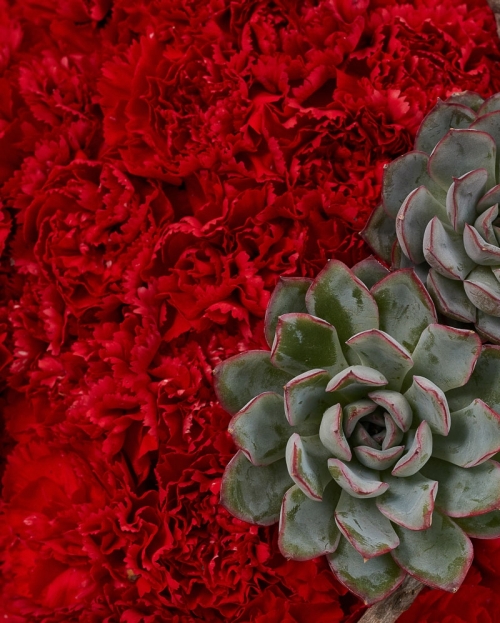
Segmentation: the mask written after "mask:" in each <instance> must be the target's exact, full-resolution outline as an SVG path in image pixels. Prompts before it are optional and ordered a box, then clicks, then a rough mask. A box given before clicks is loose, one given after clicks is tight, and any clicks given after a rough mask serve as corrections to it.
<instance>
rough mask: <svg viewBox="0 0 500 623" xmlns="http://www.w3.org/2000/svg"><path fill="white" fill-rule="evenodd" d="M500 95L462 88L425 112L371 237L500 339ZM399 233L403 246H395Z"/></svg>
mask: <svg viewBox="0 0 500 623" xmlns="http://www.w3.org/2000/svg"><path fill="white" fill-rule="evenodd" d="M499 157H500V93H498V94H496V95H494V96H493V97H490V98H489V99H488V100H486V101H483V99H482V98H481V97H479V95H477V94H476V93H468V92H466V93H461V94H455V95H454V96H452V97H450V98H449V99H448V100H447V101H446V102H438V104H437V105H436V107H435V108H434V109H433V110H432V111H431V112H430V113H429V114H428V115H427V116H426V117H425V119H424V120H423V122H422V125H421V126H420V129H419V131H418V133H417V137H416V140H415V149H414V151H410V152H409V153H407V154H405V155H403V156H400V157H399V158H397V159H396V160H394V161H393V162H391V163H390V164H389V165H387V166H386V168H385V171H384V180H383V190H382V205H381V206H379V208H377V210H375V212H374V214H373V215H372V217H371V219H370V221H369V223H368V226H367V228H366V229H365V231H364V232H363V235H364V237H365V239H366V240H367V242H368V243H369V244H370V245H371V246H372V247H373V248H374V249H375V250H376V252H377V253H378V254H379V255H380V256H381V257H383V258H384V259H386V260H388V261H390V256H391V251H392V261H393V263H394V265H395V266H396V267H405V266H415V268H416V270H417V272H418V273H419V275H421V276H422V279H423V280H424V282H426V285H427V288H428V290H429V292H430V294H431V296H432V298H433V300H434V303H435V304H436V307H437V309H438V311H440V312H441V313H442V314H443V315H444V316H446V317H447V318H451V319H453V320H454V321H459V322H462V323H470V324H473V325H475V327H476V329H477V331H478V332H479V333H480V334H481V335H482V337H483V338H485V339H487V340H488V341H490V342H493V343H496V344H500V227H499V225H500V220H499V212H498V203H499V201H500V184H499V182H500V175H499ZM396 238H397V243H396V247H395V248H393V249H391V247H392V244H393V242H394V240H395V239H396Z"/></svg>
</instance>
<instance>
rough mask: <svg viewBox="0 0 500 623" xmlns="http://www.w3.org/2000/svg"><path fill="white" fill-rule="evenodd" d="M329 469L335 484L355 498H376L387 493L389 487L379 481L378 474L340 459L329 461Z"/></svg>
mask: <svg viewBox="0 0 500 623" xmlns="http://www.w3.org/2000/svg"><path fill="white" fill-rule="evenodd" d="M328 469H329V470H330V474H331V475H332V477H333V479H334V480H335V482H336V483H337V484H338V485H340V486H341V487H342V489H344V491H347V493H349V494H350V495H352V496H353V497H355V498H374V497H377V496H378V495H382V493H384V492H385V491H387V489H388V487H389V485H388V484H387V483H385V482H381V481H380V480H378V474H377V472H374V471H373V470H371V469H368V468H367V467H363V466H362V465H359V464H356V463H354V462H350V463H349V464H347V463H344V462H343V461H341V460H340V459H328Z"/></svg>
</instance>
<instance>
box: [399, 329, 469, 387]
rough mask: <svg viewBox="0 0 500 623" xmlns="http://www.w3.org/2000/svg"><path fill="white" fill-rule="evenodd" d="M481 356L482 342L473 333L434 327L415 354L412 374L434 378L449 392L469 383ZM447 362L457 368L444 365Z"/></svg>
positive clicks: (419, 342) (425, 332)
mask: <svg viewBox="0 0 500 623" xmlns="http://www.w3.org/2000/svg"><path fill="white" fill-rule="evenodd" d="M480 353H481V340H480V339H479V337H478V336H477V335H476V333H474V332H473V331H468V330H464V329H454V328H452V327H445V326H443V325H439V324H431V325H429V326H428V327H427V328H426V329H424V330H423V331H422V334H421V336H420V339H419V341H418V344H417V346H416V347H415V350H414V351H413V353H412V357H413V361H414V362H415V365H414V366H413V369H412V370H411V372H410V374H411V375H412V376H415V375H418V376H424V377H426V378H431V379H432V381H433V383H435V384H436V385H437V386H438V387H440V388H441V389H442V390H443V391H444V392H447V391H448V390H450V389H454V388H455V387H461V386H462V385H465V383H467V381H468V380H469V378H470V376H471V374H472V371H473V370H474V366H475V365H476V362H477V359H478V357H479V354H480ZM443 361H453V366H450V365H448V366H443V364H442V362H443Z"/></svg>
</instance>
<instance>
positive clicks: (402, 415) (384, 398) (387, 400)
mask: <svg viewBox="0 0 500 623" xmlns="http://www.w3.org/2000/svg"><path fill="white" fill-rule="evenodd" d="M368 396H369V398H370V400H373V402H375V403H376V404H378V405H379V406H381V407H383V408H384V409H385V410H386V411H387V413H389V414H390V415H391V417H392V419H393V420H394V422H396V424H397V425H398V426H399V428H400V429H401V430H402V431H404V432H406V431H407V430H409V428H410V426H411V423H412V419H413V414H412V410H411V407H410V403H409V402H408V401H407V400H406V398H405V397H404V396H403V395H402V394H400V393H399V392H393V391H390V390H384V389H382V390H377V391H374V392H370V393H369V394H368Z"/></svg>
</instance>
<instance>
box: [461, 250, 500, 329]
mask: <svg viewBox="0 0 500 623" xmlns="http://www.w3.org/2000/svg"><path fill="white" fill-rule="evenodd" d="M490 246H491V245H490ZM464 289H465V294H467V296H468V297H469V300H470V301H471V302H472V304H473V305H475V306H476V307H477V308H478V309H480V310H481V311H483V312H484V313H485V314H489V315H490V316H497V317H498V316H500V283H498V281H497V279H496V278H495V276H494V274H493V273H492V272H491V268H490V267H488V266H478V267H477V268H475V269H474V270H473V271H472V272H471V273H469V275H468V276H467V279H466V280H465V281H464Z"/></svg>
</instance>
